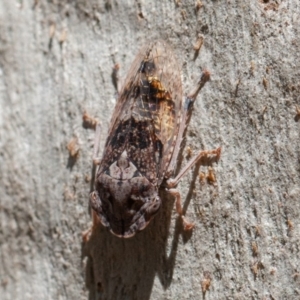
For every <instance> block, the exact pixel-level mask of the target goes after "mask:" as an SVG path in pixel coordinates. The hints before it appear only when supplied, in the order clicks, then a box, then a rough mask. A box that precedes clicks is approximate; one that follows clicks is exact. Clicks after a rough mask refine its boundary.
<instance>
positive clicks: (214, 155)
mask: <svg viewBox="0 0 300 300" xmlns="http://www.w3.org/2000/svg"><path fill="white" fill-rule="evenodd" d="M220 155H221V148H218V149H215V150H209V151H200V152H199V153H198V154H197V155H196V156H195V157H193V158H192V159H191V160H190V161H189V162H188V163H187V164H186V165H185V167H184V168H183V169H182V170H181V171H180V172H179V174H178V175H177V176H176V177H175V178H169V179H168V180H167V181H166V185H167V191H169V192H170V193H171V194H172V195H173V196H174V197H175V199H176V211H177V213H178V214H179V215H180V217H181V218H182V221H183V227H184V230H190V229H192V228H193V227H194V224H193V223H190V222H189V221H187V219H186V218H185V217H184V215H183V210H182V205H181V196H180V192H179V191H178V190H177V189H176V186H177V185H178V183H179V182H180V180H181V179H182V177H183V176H184V175H185V174H186V172H187V171H189V170H190V169H191V168H192V167H193V166H194V165H195V164H196V163H197V162H199V161H200V162H202V163H203V164H207V163H212V162H214V161H218V160H219V158H220Z"/></svg>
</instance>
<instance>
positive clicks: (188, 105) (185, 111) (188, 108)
mask: <svg viewBox="0 0 300 300" xmlns="http://www.w3.org/2000/svg"><path fill="white" fill-rule="evenodd" d="M209 78H210V73H209V71H207V70H205V71H203V73H202V75H201V78H200V80H199V82H198V83H197V85H196V87H195V88H194V90H193V91H192V92H191V93H190V94H189V95H188V96H187V97H186V99H185V103H184V105H183V108H182V116H181V122H180V125H179V130H178V136H177V139H176V143H175V146H174V151H173V154H172V157H171V160H170V163H169V166H168V169H167V172H166V177H167V178H168V177H170V174H172V173H173V171H174V169H175V165H176V162H177V157H178V154H179V152H180V145H181V142H182V139H183V136H184V132H185V130H186V128H187V126H188V125H189V121H190V118H191V115H192V111H193V106H194V102H195V100H196V98H197V95H198V94H199V92H200V90H201V89H202V88H203V87H204V85H205V83H206V82H207V81H208V80H209Z"/></svg>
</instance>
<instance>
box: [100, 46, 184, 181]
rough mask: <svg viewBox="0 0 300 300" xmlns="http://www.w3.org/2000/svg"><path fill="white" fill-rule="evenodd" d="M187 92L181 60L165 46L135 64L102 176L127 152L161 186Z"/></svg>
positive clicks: (117, 113) (142, 53) (112, 129)
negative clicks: (182, 79)
mask: <svg viewBox="0 0 300 300" xmlns="http://www.w3.org/2000/svg"><path fill="white" fill-rule="evenodd" d="M181 106H182V86H181V77H180V70H179V67H178V64H177V60H176V58H175V56H174V54H173V52H172V50H171V49H170V47H169V46H168V45H167V44H166V43H165V42H164V41H157V42H154V43H151V44H149V45H147V46H146V47H144V48H143V49H142V50H141V51H140V52H139V54H138V55H137V57H136V58H135V60H134V62H133V64H132V66H131V69H130V71H129V73H128V76H127V78H126V80H125V84H124V87H123V89H122V90H121V93H120V96H119V98H118V101H117V104H116V107H115V110H114V113H113V117H112V120H111V125H110V129H109V135H108V138H107V141H106V146H105V150H104V156H103V160H102V164H101V166H100V172H102V171H105V169H106V168H107V167H109V166H110V164H111V163H113V162H114V161H116V160H117V159H118V157H119V156H120V155H121V154H122V153H123V152H124V151H126V152H127V155H128V158H129V159H130V160H131V161H132V163H133V164H134V165H135V166H136V167H137V168H138V170H139V172H140V173H141V174H142V175H143V176H145V177H147V178H148V179H149V180H150V181H151V182H152V183H156V184H160V183H161V181H162V180H163V177H164V172H165V169H166V167H167V165H168V163H169V160H170V157H171V154H172V151H173V147H174V144H175V140H176V138H177V133H178V128H179V122H180V113H181Z"/></svg>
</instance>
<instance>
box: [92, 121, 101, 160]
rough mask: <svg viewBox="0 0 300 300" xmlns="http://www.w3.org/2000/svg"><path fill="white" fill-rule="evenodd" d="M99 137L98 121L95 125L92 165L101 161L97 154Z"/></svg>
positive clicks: (99, 127)
mask: <svg viewBox="0 0 300 300" xmlns="http://www.w3.org/2000/svg"><path fill="white" fill-rule="evenodd" d="M100 137H101V126H100V124H99V123H97V125H96V133H95V141H94V152H93V163H94V165H99V164H100V163H101V158H100V157H99V156H98V154H99V146H100Z"/></svg>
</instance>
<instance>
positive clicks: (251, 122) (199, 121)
mask: <svg viewBox="0 0 300 300" xmlns="http://www.w3.org/2000/svg"><path fill="white" fill-rule="evenodd" d="M195 2H197V1H194V0H189V1H133V0H127V1H114V0H111V1H110V0H107V1H100V0H99V1H96V0H92V1H84V0H78V1H67V0H61V1H58V0H52V1H50V0H49V1H46V0H40V1H38V0H37V1H34V0H23V1H22V0H19V1H16V0H14V1H12V0H2V1H1V2H0V222H1V227H0V228H1V229H0V257H1V262H0V264H1V266H0V278H1V282H0V283H1V285H0V294H1V297H0V298H1V299H3V300H6V299H22V300H24V299H142V300H143V299H180V300H182V299H207V300H208V299H299V298H300V295H299V294H300V281H299V280H300V278H299V277H300V254H299V251H300V242H299V236H300V225H299V219H300V218H299V213H300V197H299V194H300V185H299V184H300V178H299V174H300V173H299V172H300V165H299V162H300V143H299V130H300V128H299V126H300V122H298V120H299V119H300V114H299V115H298V116H297V113H296V105H297V104H298V105H299V106H300V98H299V95H300V58H299V53H300V38H299V31H300V17H299V16H300V4H299V1H298V0H287V1H271V0H269V1H262V0H260V1H255V0H253V1H242V0H236V1H234V0H233V1H220V0H219V1H202V4H203V6H202V7H200V8H199V10H198V11H197V10H195ZM198 2H199V3H200V1H198ZM198 35H202V36H203V38H204V44H203V46H202V48H201V49H200V51H199V56H197V55H195V52H194V50H193V45H194V44H195V43H196V41H197V36H198ZM152 38H163V39H166V40H168V42H169V44H170V45H171V46H172V47H173V48H174V50H175V52H176V54H177V56H178V58H179V62H180V64H181V66H182V74H183V83H184V87H185V92H188V91H189V89H190V88H191V87H192V86H193V82H195V81H196V80H197V77H198V76H199V74H200V70H201V69H203V68H207V69H209V70H210V71H211V74H212V76H211V81H210V82H209V83H208V84H207V85H206V86H205V88H204V89H203V91H202V93H201V95H200V97H199V99H198V100H197V103H196V105H195V111H194V115H193V118H192V121H191V124H190V127H189V130H188V132H187V136H186V145H187V146H190V147H191V149H192V150H193V151H194V153H195V151H196V150H197V149H212V148H215V147H217V146H222V150H223V152H222V157H221V160H220V162H219V164H218V165H217V166H215V167H214V171H215V173H216V176H217V182H216V185H215V186H213V185H209V184H208V183H200V182H199V178H198V174H197V172H190V173H189V174H188V176H187V177H186V178H185V179H184V180H183V181H182V183H181V184H180V186H179V189H180V190H181V192H182V194H183V195H184V199H186V204H189V205H188V209H187V216H188V218H189V219H190V220H194V221H195V223H196V228H195V229H194V231H193V233H192V234H191V235H190V236H185V235H182V231H181V227H180V226H179V222H178V220H177V218H176V213H175V209H174V208H173V203H174V200H173V199H172V198H169V197H167V196H166V195H164V194H162V197H164V207H163V209H162V211H161V212H160V214H159V215H158V216H157V217H156V219H155V220H154V222H153V223H152V224H151V225H150V226H149V227H148V228H147V229H146V230H145V231H144V232H142V233H140V234H138V235H137V236H136V237H135V238H133V239H129V240H120V239H118V238H115V237H114V236H112V235H111V234H109V233H107V232H106V231H105V230H104V229H103V228H99V231H98V233H97V234H95V235H93V236H92V238H91V240H90V241H89V243H88V244H87V245H82V243H81V232H82V231H83V230H85V229H87V228H88V226H89V225H90V224H91V221H90V220H91V218H90V214H89V210H88V195H89V192H90V190H91V185H92V184H91V181H90V180H91V175H92V171H91V170H92V164H91V162H92V144H93V137H94V131H93V130H91V129H86V128H84V127H83V126H82V114H83V112H84V111H87V112H88V113H89V114H91V115H94V116H96V117H97V118H98V119H99V120H100V121H101V124H102V128H103V135H102V139H103V140H102V142H103V141H104V139H105V134H106V131H107V128H108V123H109V119H110V115H111V112H112V110H113V106H114V103H115V89H114V86H113V84H112V78H111V73H112V67H113V65H114V64H115V63H119V64H120V66H121V70H120V75H121V77H122V75H125V73H126V70H127V69H128V68H129V66H130V63H131V62H132V60H133V58H134V56H135V54H136V53H137V51H138V49H139V48H140V46H141V45H143V44H144V43H145V42H146V41H147V39H152ZM74 136H77V137H78V141H79V147H80V152H79V157H78V159H77V160H76V161H73V160H72V159H69V153H68V150H67V149H66V146H67V144H68V142H69V141H70V140H71V139H72V137H74ZM185 154H186V153H185V152H183V158H182V164H185V163H186V161H187V158H186V155H185ZM200 170H202V171H203V172H207V167H201V168H200ZM196 171H198V170H196ZM193 180H194V185H193V186H192V187H191V188H190V184H191V182H192V181H193ZM206 271H208V272H210V273H211V277H212V281H211V285H210V289H209V290H208V291H207V292H206V293H202V289H201V283H202V282H203V279H204V272H206Z"/></svg>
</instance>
